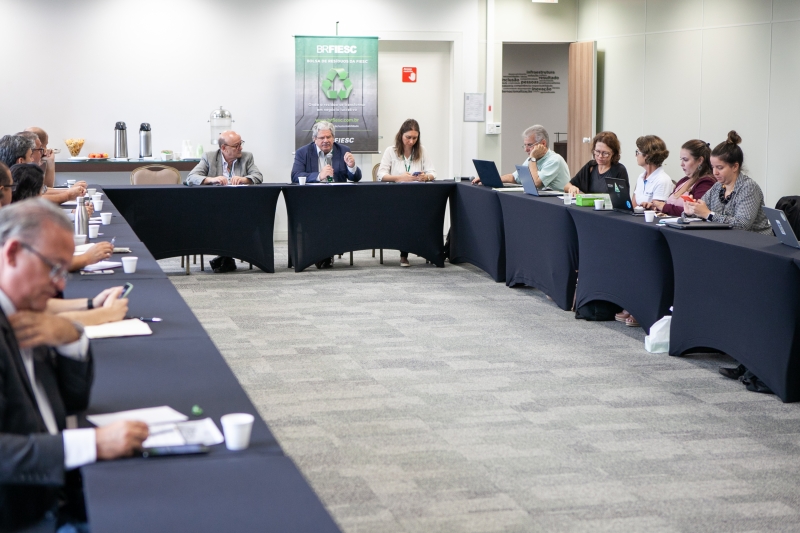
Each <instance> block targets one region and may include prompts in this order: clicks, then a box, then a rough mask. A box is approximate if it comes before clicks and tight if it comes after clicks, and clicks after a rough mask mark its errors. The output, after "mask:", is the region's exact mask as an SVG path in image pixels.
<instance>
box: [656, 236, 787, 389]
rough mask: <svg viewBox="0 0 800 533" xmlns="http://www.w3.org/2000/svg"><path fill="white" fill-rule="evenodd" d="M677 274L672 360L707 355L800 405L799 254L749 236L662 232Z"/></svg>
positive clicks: (768, 238)
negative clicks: (720, 356) (723, 358)
mask: <svg viewBox="0 0 800 533" xmlns="http://www.w3.org/2000/svg"><path fill="white" fill-rule="evenodd" d="M663 233H664V236H665V237H666V239H667V242H668V243H669V247H670V250H671V252H672V260H673V265H674V270H675V312H674V313H673V317H672V325H671V328H670V351H669V353H670V355H681V354H683V353H687V352H691V351H692V349H696V348H700V347H706V348H714V349H717V350H720V351H721V352H724V353H727V354H728V355H730V356H731V357H733V358H735V359H736V360H737V361H739V362H740V363H742V364H744V365H745V366H746V367H747V368H749V369H750V370H752V371H753V373H754V374H756V375H757V376H758V377H759V378H761V380H762V381H764V383H766V384H767V385H768V386H769V387H770V388H771V389H772V390H773V391H774V392H775V394H777V395H778V396H779V397H780V398H781V400H783V401H784V402H796V401H798V400H800V335H798V333H800V328H798V326H800V322H799V321H800V297H798V295H800V271H799V270H798V268H797V266H796V262H797V261H800V251H798V250H795V249H794V248H790V247H788V246H784V245H783V244H780V243H779V242H778V240H777V239H776V238H775V237H772V236H767V235H760V234H756V233H752V232H747V231H741V230H731V231H680V230H673V229H668V228H665V229H664V230H663Z"/></svg>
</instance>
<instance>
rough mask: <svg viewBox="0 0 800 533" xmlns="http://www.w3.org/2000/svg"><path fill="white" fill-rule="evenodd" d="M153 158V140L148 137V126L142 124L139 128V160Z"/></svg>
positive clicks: (145, 123) (144, 123)
mask: <svg viewBox="0 0 800 533" xmlns="http://www.w3.org/2000/svg"><path fill="white" fill-rule="evenodd" d="M152 156H153V139H152V137H151V136H150V124H148V123H147V122H142V125H141V126H140V127H139V159H144V158H145V157H152Z"/></svg>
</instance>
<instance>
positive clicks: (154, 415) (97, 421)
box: [86, 405, 189, 427]
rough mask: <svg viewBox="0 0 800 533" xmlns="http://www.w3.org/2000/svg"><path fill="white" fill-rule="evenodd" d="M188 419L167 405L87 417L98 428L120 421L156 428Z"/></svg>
mask: <svg viewBox="0 0 800 533" xmlns="http://www.w3.org/2000/svg"><path fill="white" fill-rule="evenodd" d="M188 419H189V417H188V416H186V415H184V414H182V413H179V412H178V411H176V410H175V409H173V408H172V407H169V406H167V405H162V406H160V407H145V408H143V409H131V410H130V411H118V412H116V413H107V414H103V415H88V416H87V417H86V420H88V421H89V422H91V423H92V424H94V425H95V426H98V427H103V426H107V425H109V424H112V423H114V422H117V421H119V420H138V421H139V422H144V423H145V424H147V425H148V426H156V425H158V424H169V423H173V424H174V423H175V422H183V421H185V420H188Z"/></svg>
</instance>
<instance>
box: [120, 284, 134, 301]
mask: <svg viewBox="0 0 800 533" xmlns="http://www.w3.org/2000/svg"><path fill="white" fill-rule="evenodd" d="M132 290H133V283H131V282H128V283H126V284H125V287H124V288H123V289H122V294H120V295H119V297H120V298H127V297H128V295H129V294H130V293H131V291H132Z"/></svg>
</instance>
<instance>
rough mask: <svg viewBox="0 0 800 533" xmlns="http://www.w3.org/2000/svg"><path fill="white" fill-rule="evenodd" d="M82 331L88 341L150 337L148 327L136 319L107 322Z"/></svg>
mask: <svg viewBox="0 0 800 533" xmlns="http://www.w3.org/2000/svg"><path fill="white" fill-rule="evenodd" d="M83 331H84V332H85V333H86V336H87V337H89V338H90V339H110V338H112V337H136V336H139V335H152V334H153V330H152V329H150V326H148V325H147V324H145V323H144V322H142V321H141V320H139V319H138V318H130V319H128V320H119V321H117V322H108V323H107V324H100V325H99V326H86V327H85V328H84V329H83Z"/></svg>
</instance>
